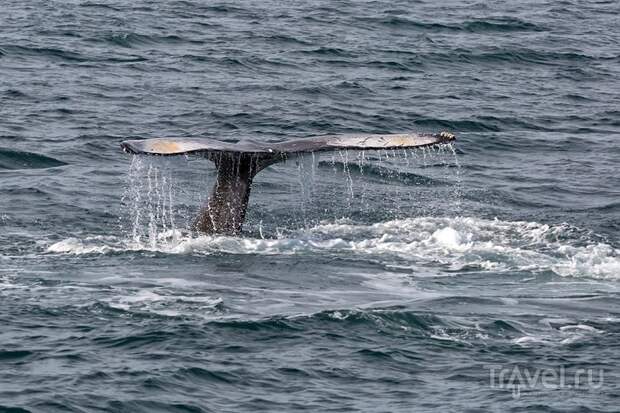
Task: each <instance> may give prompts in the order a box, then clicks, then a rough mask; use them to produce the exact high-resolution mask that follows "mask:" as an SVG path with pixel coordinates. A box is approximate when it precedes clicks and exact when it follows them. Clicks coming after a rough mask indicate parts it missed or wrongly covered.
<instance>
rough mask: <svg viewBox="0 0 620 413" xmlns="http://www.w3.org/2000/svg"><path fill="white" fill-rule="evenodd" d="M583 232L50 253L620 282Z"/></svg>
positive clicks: (439, 227)
mask: <svg viewBox="0 0 620 413" xmlns="http://www.w3.org/2000/svg"><path fill="white" fill-rule="evenodd" d="M583 233H584V231H581V230H579V229H577V228H574V227H572V226H570V225H568V224H563V225H555V226H553V225H546V224H540V223H536V222H525V221H501V220H497V219H494V220H487V219H479V218H473V217H455V218H445V217H444V218H440V217H418V218H407V219H400V220H393V221H386V222H378V223H374V224H369V225H365V224H359V223H355V222H353V221H351V220H347V219H344V220H339V221H337V222H328V223H323V224H319V225H316V226H313V227H311V228H307V229H301V230H298V231H293V232H291V233H290V234H287V235H286V236H284V235H283V236H282V237H280V238H271V239H262V238H248V237H244V238H240V237H227V236H197V237H196V236H192V235H191V234H184V233H179V232H176V233H175V232H174V231H168V232H167V233H165V234H160V235H159V236H160V237H161V240H159V242H158V243H156V244H155V248H151V246H150V245H142V246H139V245H136V244H134V243H131V242H127V240H124V239H122V238H114V237H91V238H87V239H84V240H77V239H68V240H64V241H60V242H58V243H56V244H53V245H51V246H50V247H49V248H48V252H50V253H68V254H77V255H80V254H94V253H98V254H106V253H112V252H114V253H123V252H133V251H157V252H160V253H164V254H186V255H212V254H235V255H243V254H253V255H281V256H286V255H304V256H311V255H317V256H321V257H322V258H325V257H329V258H333V259H350V258H351V257H359V258H362V259H370V260H373V261H375V262H378V263H381V264H382V265H385V266H386V267H388V268H389V267H395V268H401V269H402V268H409V269H411V270H413V273H414V274H415V273H420V274H427V275H430V276H445V275H451V276H454V275H455V274H456V273H458V272H462V273H463V274H467V273H468V272H471V271H477V272H480V273H489V274H490V275H496V274H498V273H510V272H528V273H530V274H532V273H533V274H542V273H546V272H548V273H553V274H556V275H559V276H563V277H590V278H597V279H608V280H620V271H619V269H620V251H619V250H617V249H614V248H613V247H611V246H610V245H608V244H604V243H600V242H594V241H593V242H589V243H588V242H585V245H584V235H583Z"/></svg>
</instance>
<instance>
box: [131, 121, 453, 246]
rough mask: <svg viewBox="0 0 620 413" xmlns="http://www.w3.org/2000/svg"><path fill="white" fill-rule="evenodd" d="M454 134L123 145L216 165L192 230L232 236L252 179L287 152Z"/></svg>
mask: <svg viewBox="0 0 620 413" xmlns="http://www.w3.org/2000/svg"><path fill="white" fill-rule="evenodd" d="M455 139H456V137H455V136H454V135H453V134H451V133H448V132H441V133H438V134H415V133H405V134H388V135H374V134H349V135H325V136H315V137H310V138H304V139H296V140H289V141H284V142H278V143H263V142H255V141H249V140H248V141H241V142H234V143H231V142H223V141H218V140H213V139H205V138H177V139H175V138H154V139H144V140H128V141H124V142H122V143H121V148H122V149H123V150H124V151H125V152H128V153H132V154H145V155H159V156H174V155H187V154H198V155H202V156H204V157H206V158H207V159H209V160H211V161H212V162H213V163H215V165H216V167H217V177H216V181H215V184H214V186H213V190H212V192H211V195H210V196H209V199H208V201H207V203H206V205H204V206H203V207H202V208H201V210H200V212H199V214H198V216H197V217H196V220H195V221H194V229H195V230H197V231H199V232H202V233H206V234H227V235H235V234H238V233H239V232H240V231H241V228H242V226H243V222H244V220H245V213H246V210H247V206H248V201H249V199H250V190H251V187H252V180H253V179H254V177H255V176H256V174H257V173H258V172H260V171H261V170H263V169H265V168H266V167H268V166H269V165H271V164H273V163H276V162H280V161H284V160H286V159H287V157H288V156H289V155H295V154H298V153H307V152H324V151H334V150H340V149H354V150H381V149H405V148H417V147H426V146H433V145H438V144H442V143H450V142H451V141H454V140H455Z"/></svg>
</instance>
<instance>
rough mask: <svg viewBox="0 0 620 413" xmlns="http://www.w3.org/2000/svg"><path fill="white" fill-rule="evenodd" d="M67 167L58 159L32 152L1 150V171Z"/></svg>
mask: <svg viewBox="0 0 620 413" xmlns="http://www.w3.org/2000/svg"><path fill="white" fill-rule="evenodd" d="M63 165H67V164H66V163H64V162H62V161H59V160H58V159H54V158H51V157H49V156H45V155H39V154H36V153H32V152H21V151H16V150H12V149H4V148H0V170H2V169H42V168H53V167H56V166H63Z"/></svg>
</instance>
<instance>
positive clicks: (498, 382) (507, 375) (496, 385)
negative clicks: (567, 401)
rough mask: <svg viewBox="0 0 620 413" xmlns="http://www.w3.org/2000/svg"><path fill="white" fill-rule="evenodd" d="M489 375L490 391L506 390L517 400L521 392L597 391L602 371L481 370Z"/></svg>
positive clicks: (579, 369)
mask: <svg viewBox="0 0 620 413" xmlns="http://www.w3.org/2000/svg"><path fill="white" fill-rule="evenodd" d="M484 367H485V368H486V369H487V370H488V371H489V385H490V386H491V388H493V389H506V390H510V391H511V392H512V397H513V398H515V399H518V398H519V397H521V392H522V391H531V390H541V391H542V390H558V389H573V390H598V389H600V388H602V387H603V383H604V376H605V372H604V370H603V369H584V368H571V369H567V368H566V367H565V366H560V367H558V368H533V367H523V366H518V365H514V366H503V365H487V366H484Z"/></svg>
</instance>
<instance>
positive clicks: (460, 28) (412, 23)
mask: <svg viewBox="0 0 620 413" xmlns="http://www.w3.org/2000/svg"><path fill="white" fill-rule="evenodd" d="M359 20H360V21H363V22H366V23H376V24H381V25H383V26H387V27H391V28H399V29H413V30H419V31H423V32H424V33H428V32H431V33H432V32H468V33H513V32H539V31H544V30H545V29H544V28H543V27H541V26H539V25H537V24H535V23H531V22H527V21H524V20H521V19H517V18H513V17H496V18H490V19H476V20H468V21H463V22H454V23H436V22H425V21H416V20H412V19H410V18H407V17H399V16H398V17H362V18H360V19H359Z"/></svg>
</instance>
